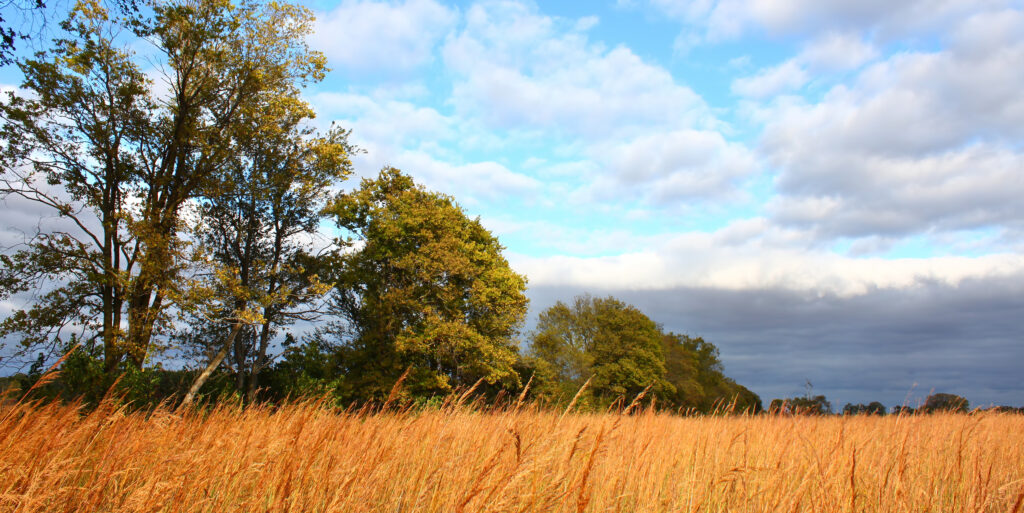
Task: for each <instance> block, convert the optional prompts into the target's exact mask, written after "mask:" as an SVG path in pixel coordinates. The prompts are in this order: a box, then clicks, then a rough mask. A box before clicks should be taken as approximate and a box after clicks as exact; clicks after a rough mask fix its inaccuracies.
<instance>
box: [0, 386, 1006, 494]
mask: <svg viewBox="0 0 1024 513" xmlns="http://www.w3.org/2000/svg"><path fill="white" fill-rule="evenodd" d="M0 416H2V417H3V420H2V421H0V511H5V512H6V511H19V512H20V511H24V512H57V511H103V512H112V511H153V512H157V511H166V512H177V511H181V512H186V511H188V512H192V511H209V512H233V511H239V512H241V511H245V512H264V511H268V512H276V511H311V512H312V511H339V512H361V511H366V512H371V511H372V512H389V513H391V512H420V511H424V512H425V511H431V512H433V511H436V512H462V511H464V512H480V511H515V512H519V511H537V512H547V511H569V512H580V511H593V512H597V511H637V512H646V511H651V512H654V511H685V512H695V511H703V512H714V511H765V512H769V511H771V512H774V511H828V512H833V511H836V512H838V511H844V512H854V511H869V512H888V511H891V512H908V511H913V512H923V511H932V512H958V511H992V512H999V513H1005V512H1013V513H1017V512H1020V511H1024V505H1022V502H1024V416H1021V415H999V414H976V415H933V416H903V417H883V418H879V417H825V418H810V417H780V416H756V417H742V416H708V417H688V418H684V417H678V416H671V415H668V414H660V413H652V412H639V413H637V414H634V415H628V416H627V415H612V414H607V415H586V414H569V415H564V416H563V415H561V414H560V413H559V412H544V411H539V410H536V409H532V408H523V409H522V410H519V411H516V410H515V409H514V408H510V409H505V410H499V411H484V410H481V409H479V408H477V409H470V408H449V409H446V410H431V411H423V412H405V413H376V414H367V413H359V412H348V413H346V412H339V411H334V410H330V409H326V408H322V407H319V406H317V405H316V404H312V403H303V404H293V405H289V406H285V407H281V408H271V407H256V408H249V409H240V408H232V407H225V406H221V407H218V408H216V409H214V410H212V411H207V412H203V413H201V412H197V411H189V412H187V413H185V414H177V413H174V412H172V411H167V410H159V411H156V412H152V413H150V414H144V413H128V412H125V411H124V410H120V409H117V408H115V407H113V406H110V405H105V406H102V407H101V408H100V409H98V410H95V411H93V412H91V413H83V412H81V411H80V410H79V409H76V408H74V407H72V406H60V405H48V406H6V407H4V408H3V409H0Z"/></svg>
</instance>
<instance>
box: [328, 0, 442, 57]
mask: <svg viewBox="0 0 1024 513" xmlns="http://www.w3.org/2000/svg"><path fill="white" fill-rule="evenodd" d="M456 19H457V13H456V12H455V11H453V10H452V9H449V8H447V7H445V6H443V5H441V4H439V3H437V2H435V1H434V0H404V1H401V2H394V1H393V2H373V1H366V0H344V1H343V2H342V3H341V4H340V5H338V6H337V7H335V8H334V9H333V10H331V11H329V12H326V13H320V14H318V16H317V24H316V32H315V34H314V35H313V36H312V38H311V39H312V41H311V45H312V46H313V47H314V48H316V49H318V50H321V51H323V52H324V54H325V55H327V58H328V61H329V62H330V65H331V66H332V67H335V68H341V69H343V70H346V71H350V72H355V73H377V72H386V73H396V72H408V71H411V70H413V69H415V68H417V67H419V66H421V65H423V64H425V63H427V62H429V61H430V60H431V59H432V58H433V51H434V48H435V46H436V45H437V43H438V42H439V41H440V40H441V38H443V37H444V36H445V34H447V33H448V31H449V30H451V28H452V27H453V26H454V24H455V21H456Z"/></svg>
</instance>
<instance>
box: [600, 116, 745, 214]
mask: <svg viewBox="0 0 1024 513" xmlns="http://www.w3.org/2000/svg"><path fill="white" fill-rule="evenodd" d="M591 158H592V159H593V160H594V161H595V162H597V163H601V164H605V165H606V166H607V169H608V170H609V171H611V174H608V175H605V176H601V177H598V178H597V180H596V181H595V182H594V183H593V184H592V185H591V186H589V190H590V191H591V192H592V193H593V194H594V195H596V196H598V197H602V198H614V197H617V196H621V195H622V194H623V193H624V192H625V191H629V190H631V189H633V190H635V192H634V194H635V195H638V196H641V197H644V198H645V199H646V200H648V201H653V202H655V203H664V202H672V201H679V200H684V199H695V198H701V199H705V200H709V199H712V198H717V199H720V198H722V197H723V196H726V195H729V194H731V193H733V192H734V191H735V190H736V189H737V188H738V187H739V182H741V181H742V180H743V179H745V178H747V177H748V176H750V175H751V174H752V173H754V172H756V171H757V168H758V164H757V162H756V161H755V159H754V156H753V155H752V153H751V152H750V151H749V150H748V149H747V148H746V147H745V146H743V145H741V144H737V143H730V142H728V141H726V139H725V138H724V137H723V136H722V135H721V134H720V133H718V132H713V131H702V130H677V131H673V132H664V133H654V134H647V135H642V136H639V137H636V138H634V139H631V140H628V141H625V142H621V143H618V144H614V145H612V146H611V147H608V146H602V147H600V148H595V149H594V151H593V152H592V155H591Z"/></svg>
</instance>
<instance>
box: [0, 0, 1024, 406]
mask: <svg viewBox="0 0 1024 513" xmlns="http://www.w3.org/2000/svg"><path fill="white" fill-rule="evenodd" d="M1022 4H1024V2H1021V1H1019V0H1018V1H1012V0H931V1H924V0H905V1H902V2H891V1H888V0H858V1H852V0H692V1H688V2H687V1H673V0H617V1H608V2H597V1H594V2H543V3H535V2H531V1H526V0H524V1H460V2H455V3H446V2H441V1H435V0H395V1H364V0H354V1H350V0H343V1H341V2H340V3H338V2H328V1H322V0H320V1H314V2H310V3H307V4H306V5H308V6H309V7H310V8H311V9H313V10H315V11H316V13H317V18H318V22H317V31H316V33H315V34H314V36H313V37H311V39H310V44H311V46H313V47H314V48H316V49H318V50H320V51H323V52H324V53H325V54H326V56H327V57H328V60H329V63H330V66H331V68H332V71H331V73H330V74H329V75H328V77H327V79H326V80H325V81H323V82H322V83H320V84H317V85H316V86H314V87H312V88H310V89H309V90H308V91H307V98H308V100H309V101H310V102H311V103H312V104H313V105H314V106H315V108H316V110H317V112H318V115H319V117H318V120H317V123H320V124H322V126H325V127H326V126H327V125H329V124H330V123H332V122H336V123H339V124H340V125H342V126H344V127H346V128H351V129H352V130H353V133H352V140H353V142H355V143H356V144H358V145H359V146H360V147H362V148H363V149H364V150H365V153H362V154H360V155H358V156H357V157H356V159H355V164H356V168H357V171H358V173H359V175H361V176H371V175H374V174H375V173H376V172H377V171H378V170H379V169H380V168H381V167H382V166H384V165H392V166H395V167H398V168H401V169H402V170H404V171H405V172H407V173H409V174H411V175H412V176H413V177H415V178H416V179H417V180H418V181H419V182H421V183H423V184H425V185H426V186H427V187H429V188H431V189H434V190H438V191H442V192H445V193H448V194H451V195H453V196H454V197H455V198H456V200H457V201H458V202H459V203H460V204H461V205H462V206H463V207H464V208H465V210H466V211H467V212H468V213H469V214H470V215H473V216H480V218H481V220H482V222H483V223H484V225H485V226H487V227H488V228H489V229H491V230H492V231H493V232H494V233H495V234H496V235H498V236H499V238H500V239H501V241H502V242H503V244H504V245H506V246H507V248H508V249H507V252H506V256H507V257H508V259H509V261H510V262H511V263H512V265H513V267H514V268H516V269H517V270H518V271H519V272H522V273H524V274H525V275H527V277H528V279H529V282H530V292H529V294H530V296H531V299H532V314H533V315H536V312H537V311H539V309H542V308H544V307H547V306H549V305H550V304H552V303H553V302H554V301H555V300H558V299H570V298H571V297H572V296H573V295H575V294H580V293H592V294H598V295H604V294H612V295H616V296H618V297H620V298H623V299H625V300H627V301H630V302H632V303H633V304H636V305H637V306H639V307H640V308H641V309H643V310H644V311H645V312H647V313H648V314H649V315H650V316H651V317H652V318H654V320H656V321H658V322H660V323H662V324H663V325H664V326H665V328H666V329H669V330H674V331H677V332H683V333H689V334H692V335H701V336H704V337H705V338H706V339H707V340H709V341H711V342H713V343H715V344H716V345H718V346H719V347H720V348H721V352H722V359H723V361H724V362H725V365H726V373H727V374H728V375H730V376H733V377H735V378H736V379H737V381H739V382H740V383H743V384H745V385H748V386H750V387H751V388H752V389H753V390H754V391H755V392H758V393H759V394H761V396H762V398H763V399H765V401H766V402H767V400H770V399H771V398H773V397H783V396H792V395H796V394H801V393H803V391H804V388H803V385H804V383H805V381H807V380H810V381H811V382H813V383H814V384H815V389H816V391H817V392H819V393H825V394H826V395H828V396H829V397H830V398H831V399H832V400H833V401H834V402H835V403H837V406H841V405H842V404H843V403H845V402H868V401H872V400H881V401H883V402H884V403H886V404H887V405H890V406H892V405H895V404H900V403H903V402H910V403H913V402H915V401H917V400H920V399H922V398H923V396H925V395H927V394H928V393H929V392H930V391H932V390H935V391H940V392H952V393H960V394H962V395H965V396H967V397H968V398H969V399H971V400H972V401H973V402H975V403H979V404H988V403H1004V404H1016V405H1024V378H1021V374H1022V373H1021V372H1020V362H1022V361H1024V202H1022V201H1021V198H1022V197H1024V144H1022V141H1024V137H1022V136H1024V94H1022V93H1021V91H1024V5H1022ZM10 73H11V71H10V69H7V70H4V75H3V77H0V78H3V80H2V81H3V82H4V83H5V84H6V85H5V87H9V86H13V85H15V84H16V81H17V80H16V78H15V77H11V76H10ZM4 77H5V78H4ZM356 183H357V180H352V181H350V182H349V185H350V186H354V185H355V184H356ZM532 322H533V321H532V319H531V323H532Z"/></svg>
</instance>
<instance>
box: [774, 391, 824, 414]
mask: <svg viewBox="0 0 1024 513" xmlns="http://www.w3.org/2000/svg"><path fill="white" fill-rule="evenodd" d="M768 411H770V412H772V413H784V414H792V415H830V414H831V413H832V403H830V402H829V401H828V400H827V399H825V396H823V395H816V396H813V397H811V396H810V395H807V396H804V397H792V398H789V399H772V402H771V405H770V406H769V407H768Z"/></svg>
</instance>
